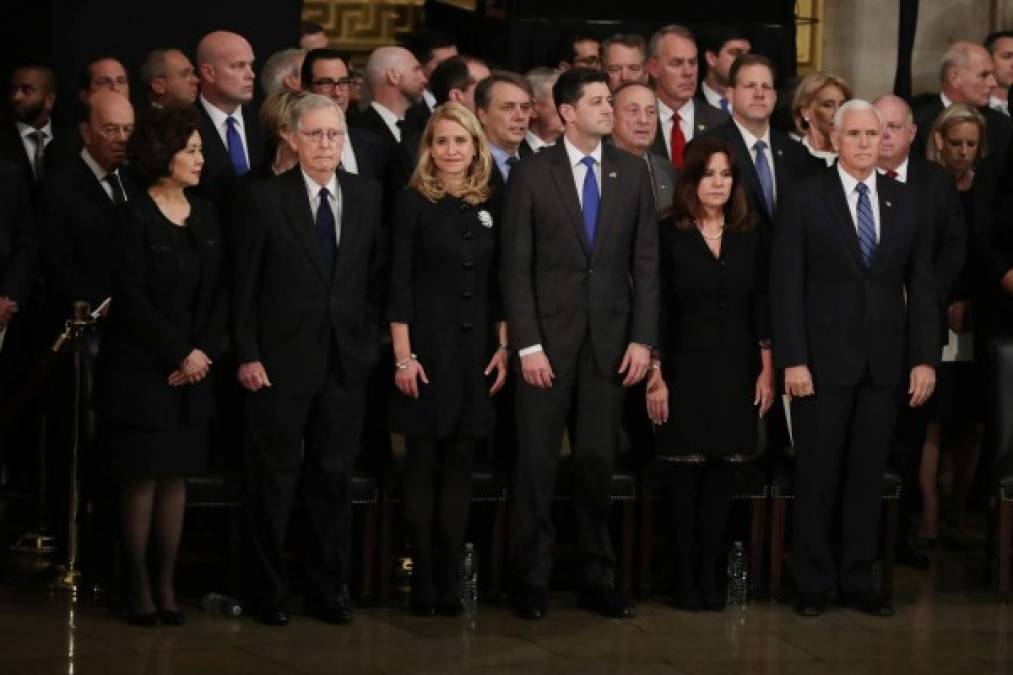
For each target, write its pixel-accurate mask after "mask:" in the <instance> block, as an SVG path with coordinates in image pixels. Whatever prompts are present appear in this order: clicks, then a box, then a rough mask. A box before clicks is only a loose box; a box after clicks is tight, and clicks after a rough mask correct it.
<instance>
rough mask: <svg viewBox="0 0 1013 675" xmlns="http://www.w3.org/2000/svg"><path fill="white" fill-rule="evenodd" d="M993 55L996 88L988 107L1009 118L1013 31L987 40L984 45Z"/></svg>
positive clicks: (999, 33)
mask: <svg viewBox="0 0 1013 675" xmlns="http://www.w3.org/2000/svg"><path fill="white" fill-rule="evenodd" d="M983 46H984V47H985V49H986V50H988V52H989V54H991V55H992V64H993V66H994V67H995V70H994V74H995V83H996V86H995V88H994V89H993V90H992V96H991V97H990V98H989V101H988V106H989V107H990V108H992V109H993V110H998V111H999V112H1001V113H1002V114H1004V115H1006V117H1009V88H1010V86H1011V85H1013V30H1001V31H997V32H995V33H992V34H991V35H989V36H988V37H987V38H985V42H984V45H983Z"/></svg>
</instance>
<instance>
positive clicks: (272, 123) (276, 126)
mask: <svg viewBox="0 0 1013 675" xmlns="http://www.w3.org/2000/svg"><path fill="white" fill-rule="evenodd" d="M303 96H305V94H304V93H303V92H301V91H297V92H291V91H284V92H282V93H280V94H275V95H274V96H269V97H268V98H267V99H266V100H265V101H264V103H263V104H261V106H260V126H261V127H262V128H263V129H264V133H265V134H266V135H267V138H268V142H270V143H272V144H277V143H280V142H281V132H282V130H283V129H285V128H287V125H288V116H289V113H290V112H292V106H293V105H294V104H295V102H296V101H298V100H299V99H300V98H302V97H303Z"/></svg>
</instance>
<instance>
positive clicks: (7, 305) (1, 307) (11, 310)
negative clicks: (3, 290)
mask: <svg viewBox="0 0 1013 675" xmlns="http://www.w3.org/2000/svg"><path fill="white" fill-rule="evenodd" d="M17 311H18V303H16V302H15V301H13V300H11V299H10V298H8V297H7V296H6V295H0V327H3V326H6V325H7V324H9V323H10V322H11V319H13V318H14V314H15V313H16V312H17Z"/></svg>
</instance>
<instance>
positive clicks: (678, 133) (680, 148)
mask: <svg viewBox="0 0 1013 675" xmlns="http://www.w3.org/2000/svg"><path fill="white" fill-rule="evenodd" d="M681 121H682V117H680V116H679V113H677V112H676V113H672V164H674V165H675V168H676V169H681V168H682V156H683V154H684V153H685V152H686V137H685V136H683V135H682V127H680V126H679V122H681Z"/></svg>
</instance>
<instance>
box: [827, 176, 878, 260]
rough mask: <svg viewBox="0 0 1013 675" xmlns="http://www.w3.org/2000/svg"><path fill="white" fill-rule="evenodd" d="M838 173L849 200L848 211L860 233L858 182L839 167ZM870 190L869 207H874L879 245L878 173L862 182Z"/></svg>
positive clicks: (873, 217)
mask: <svg viewBox="0 0 1013 675" xmlns="http://www.w3.org/2000/svg"><path fill="white" fill-rule="evenodd" d="M837 173H838V174H839V175H840V177H841V185H843V186H844V197H845V198H846V199H847V200H848V210H849V211H851V222H852V223H854V225H855V232H856V233H857V232H858V190H857V189H856V188H857V187H858V180H856V179H855V178H854V177H853V176H852V175H851V174H850V173H848V172H847V171H845V170H844V169H842V168H841V165H840V164H838V165H837ZM862 182H863V183H865V186H866V187H867V188H869V191H868V192H867V193H866V194H868V195H869V206H871V207H872V221H873V223H875V225H876V243H879V194H878V193H877V192H876V172H875V171H873V172H871V173H869V175H868V176H867V177H866V178H865V180H863V181H862Z"/></svg>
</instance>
